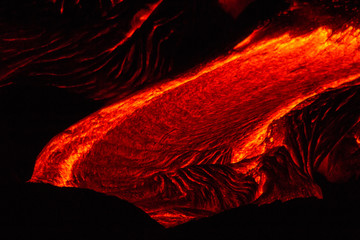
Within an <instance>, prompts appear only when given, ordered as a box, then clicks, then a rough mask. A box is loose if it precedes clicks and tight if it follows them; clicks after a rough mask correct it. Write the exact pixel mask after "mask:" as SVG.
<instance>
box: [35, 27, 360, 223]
mask: <svg viewBox="0 0 360 240" xmlns="http://www.w3.org/2000/svg"><path fill="white" fill-rule="evenodd" d="M261 32H262V31H261V30H260V31H256V32H255V33H254V35H257V36H261ZM254 35H251V36H250V37H249V38H248V39H245V40H244V41H243V42H242V43H239V44H238V45H237V47H235V49H234V50H233V51H231V52H230V53H228V54H227V55H226V56H224V57H221V58H218V59H216V60H214V61H212V62H210V63H208V64H206V65H205V66H200V67H198V68H197V69H196V70H193V71H191V72H189V73H187V74H184V75H182V76H180V77H178V78H176V79H173V80H171V81H168V82H164V83H160V84H156V85H154V86H152V87H150V88H147V89H145V90H143V91H140V92H138V93H136V94H135V95H132V96H130V97H128V98H126V99H123V100H120V101H118V102H116V103H114V104H112V105H110V106H107V107H104V108H103V109H101V110H99V111H98V112H95V113H94V114H92V115H90V116H89V117H87V118H85V119H83V120H81V121H80V122H78V123H76V124H74V125H73V126H71V127H70V128H68V129H67V130H66V131H64V132H63V133H61V134H59V135H58V136H56V137H55V138H53V139H52V140H51V142H50V143H49V144H48V145H47V146H46V147H45V148H44V149H43V151H42V152H41V154H40V155H39V157H38V159H37V162H36V166H35V169H34V173H33V176H32V178H31V180H30V181H31V182H44V183H50V184H53V185H56V186H59V187H80V188H88V189H93V190H95V191H99V192H103V193H106V194H110V195H115V196H118V197H119V198H122V199H125V200H127V201H129V202H131V203H133V204H135V205H136V206H138V207H139V208H141V209H143V210H144V211H146V212H147V213H148V214H149V215H150V216H151V217H153V218H154V219H156V220H157V221H158V222H160V223H161V224H163V225H164V226H167V227H168V226H174V225H177V224H181V223H184V222H187V221H189V220H191V219H198V218H200V217H206V216H210V215H213V214H215V213H218V212H221V211H224V210H226V209H230V208H235V207H238V206H241V205H245V204H265V203H270V202H273V201H275V200H281V201H286V200H289V199H293V198H298V197H310V196H315V197H318V198H321V197H322V192H321V189H320V187H319V186H318V185H317V184H316V183H315V182H314V179H313V173H315V172H321V173H322V174H324V175H325V176H326V177H328V178H329V179H337V178H336V176H339V177H340V175H341V174H342V173H343V172H342V170H341V169H340V170H338V171H337V172H338V173H336V174H335V175H336V176H333V175H334V171H333V172H331V171H329V169H333V168H336V166H338V163H337V162H334V161H337V159H338V158H336V157H332V156H335V155H336V154H335V153H337V152H341V150H339V148H338V145H339V144H340V145H341V143H342V142H343V140H344V139H349V141H350V142H351V143H354V144H356V142H357V141H358V135H357V134H354V133H353V132H357V131H355V130H354V129H358V128H359V124H358V123H359V121H360V109H359V104H358V103H359V101H360V97H359V90H358V89H359V88H358V86H360V82H359V78H360V52H359V50H358V49H359V47H360V29H358V28H357V26H355V25H354V26H347V27H344V28H342V29H337V30H333V29H332V28H331V27H328V26H322V27H319V28H317V29H314V30H312V31H310V32H308V33H306V34H297V32H296V31H295V30H294V31H288V32H286V33H281V34H279V33H278V34H272V35H270V36H269V35H268V36H266V37H257V36H254ZM259 38H260V39H259ZM328 103H331V105H330V106H329V105H327V104H328ZM349 109H352V110H351V111H349ZM330 113H332V115H329V114H330ZM345 120H346V121H345ZM335 123H336V124H335ZM335 125H336V126H341V127H337V128H335V127H334V126H335ZM330 130H331V131H330ZM329 131H330V132H332V134H333V135H332V136H335V137H331V136H330V135H329ZM334 131H337V132H335V133H334ZM339 139H340V140H339ZM358 147H359V146H357V149H358ZM324 149H325V150H326V153H324ZM356 151H358V150H356V146H355V145H354V147H353V148H352V150H351V153H352V152H356ZM348 154H349V155H348V156H347V158H346V159H349V161H348V162H347V163H352V164H356V163H357V162H358V161H357V159H358V158H357V155H356V154H355V153H354V154H355V155H351V154H350V152H349V153H348ZM354 156H355V158H354ZM345 165H346V164H345ZM354 171H356V172H354V173H352V174H359V172H357V171H358V169H356V168H354ZM335 172H336V171H335ZM330 173H331V174H330ZM349 174H350V173H349Z"/></svg>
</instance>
